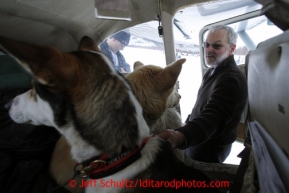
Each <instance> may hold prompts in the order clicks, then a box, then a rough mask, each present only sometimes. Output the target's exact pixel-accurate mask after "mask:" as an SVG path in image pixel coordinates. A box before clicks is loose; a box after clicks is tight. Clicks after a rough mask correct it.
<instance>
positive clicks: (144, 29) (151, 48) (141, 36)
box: [121, 21, 166, 71]
mask: <svg viewBox="0 0 289 193" xmlns="http://www.w3.org/2000/svg"><path fill="white" fill-rule="evenodd" d="M128 30H129V31H130V33H131V38H130V42H129V45H128V46H126V47H125V48H124V49H123V50H122V51H121V53H122V54H123V55H124V57H125V59H126V62H127V63H128V64H130V66H131V70H132V71H133V64H134V63H135V62H136V61H140V62H142V63H143V64H145V65H147V64H153V65H157V66H160V67H165V66H166V59H165V53H164V44H163V39H162V37H160V36H159V34H158V22H157V21H151V22H147V23H144V24H140V25H137V26H134V27H131V28H128Z"/></svg>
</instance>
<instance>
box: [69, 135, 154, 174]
mask: <svg viewBox="0 0 289 193" xmlns="http://www.w3.org/2000/svg"><path fill="white" fill-rule="evenodd" d="M149 138H150V136H149V137H146V138H145V139H144V140H143V142H142V143H141V145H140V146H139V147H137V148H136V149H134V150H131V151H124V152H122V153H121V154H120V155H119V156H117V157H114V158H112V159H109V157H108V155H106V154H101V155H100V156H98V157H97V158H94V159H92V161H85V162H83V163H77V164H76V165H75V167H74V171H75V174H76V175H77V176H79V177H81V178H86V177H87V176H89V178H90V179H99V178H104V177H106V176H109V175H112V174H114V173H116V172H118V171H120V170H122V169H124V168H126V167H127V166H129V165H130V164H132V163H133V162H135V161H136V160H138V159H139V158H140V157H141V153H140V151H141V149H142V148H143V147H144V145H145V144H146V143H147V141H148V139H149ZM79 166H82V168H81V169H80V170H78V169H77V168H79Z"/></svg>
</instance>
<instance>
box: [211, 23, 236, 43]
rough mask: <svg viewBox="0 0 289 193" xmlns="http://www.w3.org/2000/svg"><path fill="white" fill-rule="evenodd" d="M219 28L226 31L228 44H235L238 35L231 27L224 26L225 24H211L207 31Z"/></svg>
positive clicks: (214, 30)
mask: <svg viewBox="0 0 289 193" xmlns="http://www.w3.org/2000/svg"><path fill="white" fill-rule="evenodd" d="M220 29H224V30H226V31H227V32H228V43H229V44H236V43H237V38H238V35H237V33H236V32H235V31H234V30H233V28H231V27H229V26H226V25H213V26H211V27H210V28H209V30H210V31H209V33H210V32H216V31H219V30H220Z"/></svg>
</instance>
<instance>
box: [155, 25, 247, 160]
mask: <svg viewBox="0 0 289 193" xmlns="http://www.w3.org/2000/svg"><path fill="white" fill-rule="evenodd" d="M236 42H237V34H236V33H235V32H234V30H233V29H232V28H231V27H228V26H225V25H215V26H212V27H211V29H210V30H209V33H208V35H207V38H206V41H205V42H203V47H204V57H205V60H206V63H207V65H209V66H210V69H209V70H208V71H207V72H206V73H205V74H204V77H203V81H202V84H201V86H200V88H199V91H198V95H197V100H196V103H195V106H194V108H193V110H192V113H191V114H190V115H189V117H188V119H187V121H186V124H185V125H184V126H183V127H180V128H178V129H176V130H168V129H167V130H164V131H163V132H162V133H160V134H159V135H158V136H159V137H161V138H163V139H165V140H167V141H168V142H170V143H171V145H172V146H173V147H176V148H179V149H185V153H186V155H187V156H188V157H189V158H191V159H193V160H197V161H202V162H213V163H222V162H224V161H225V159H226V158H227V157H228V155H229V154H230V151H231V147H232V143H233V142H234V141H235V140H236V138H237V127H238V124H239V122H240V119H241V114H242V112H243V109H244V107H245V104H246V100H247V96H248V91H247V83H246V79H245V76H244V75H243V74H242V72H241V71H240V70H239V68H238V67H237V65H236V63H235V60H234V55H233V52H234V50H235V48H236Z"/></svg>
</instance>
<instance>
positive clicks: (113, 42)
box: [99, 31, 131, 73]
mask: <svg viewBox="0 0 289 193" xmlns="http://www.w3.org/2000/svg"><path fill="white" fill-rule="evenodd" d="M129 40H130V33H129V32H127V31H120V32H118V33H116V34H114V35H112V36H111V37H109V38H108V39H106V40H104V41H103V42H102V43H101V44H100V45H99V48H100V50H101V51H103V52H104V54H105V55H107V56H108V57H109V58H110V59H111V61H112V62H113V66H114V68H115V69H116V70H117V71H118V72H121V73H126V72H131V70H130V65H129V64H128V63H126V61H125V58H124V56H123V55H122V53H121V52H120V50H123V49H124V47H125V46H127V45H128V44H129Z"/></svg>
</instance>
